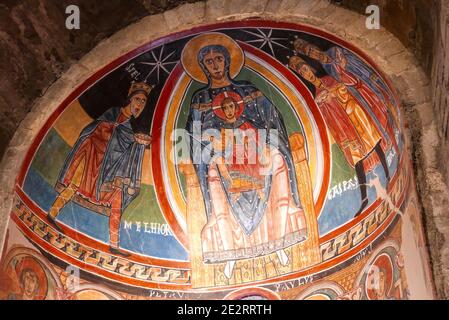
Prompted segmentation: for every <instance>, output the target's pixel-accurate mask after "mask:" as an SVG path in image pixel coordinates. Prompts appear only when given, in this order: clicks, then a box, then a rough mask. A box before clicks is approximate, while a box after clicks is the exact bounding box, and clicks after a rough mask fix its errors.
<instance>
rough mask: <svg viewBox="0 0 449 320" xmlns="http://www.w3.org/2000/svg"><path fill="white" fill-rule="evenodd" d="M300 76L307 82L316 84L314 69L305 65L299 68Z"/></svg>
mask: <svg viewBox="0 0 449 320" xmlns="http://www.w3.org/2000/svg"><path fill="white" fill-rule="evenodd" d="M299 74H300V75H301V76H302V77H303V78H304V79H306V80H307V81H310V82H314V81H315V80H316V76H315V74H314V73H313V71H312V69H310V67H309V66H308V65H306V64H303V65H302V66H301V67H300V68H299Z"/></svg>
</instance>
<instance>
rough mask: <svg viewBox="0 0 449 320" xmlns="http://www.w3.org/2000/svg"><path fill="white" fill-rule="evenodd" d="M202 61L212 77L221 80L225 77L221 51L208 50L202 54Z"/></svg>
mask: <svg viewBox="0 0 449 320" xmlns="http://www.w3.org/2000/svg"><path fill="white" fill-rule="evenodd" d="M203 63H204V65H205V66H206V69H207V71H209V73H210V75H211V77H212V79H215V80H222V79H223V78H224V77H225V57H224V55H223V54H222V53H219V52H216V51H210V52H209V53H208V54H206V55H205V56H204V59H203Z"/></svg>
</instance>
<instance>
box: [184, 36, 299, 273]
mask: <svg viewBox="0 0 449 320" xmlns="http://www.w3.org/2000/svg"><path fill="white" fill-rule="evenodd" d="M195 58H196V59H195ZM243 62H244V55H243V52H242V50H241V48H240V47H239V46H238V44H237V43H236V42H235V41H234V40H232V39H231V38H229V37H228V36H226V35H224V34H220V33H208V34H203V35H200V36H197V37H195V38H193V39H192V40H190V41H189V42H188V43H187V45H186V47H185V48H184V51H183V54H182V63H183V67H184V69H185V70H186V72H187V73H188V74H189V75H190V76H191V77H192V78H193V79H195V80H197V81H199V82H202V83H207V85H206V86H205V87H203V88H201V89H200V90H198V91H197V92H195V93H194V95H193V97H192V102H191V107H190V111H189V116H188V121H187V125H186V126H187V128H186V129H187V132H188V134H189V136H190V149H191V150H190V151H191V158H192V160H193V165H194V167H195V170H196V173H197V176H198V180H199V183H200V187H201V192H202V195H203V200H204V207H205V210H206V214H207V223H206V225H205V226H204V227H203V230H202V233H201V241H202V250H203V261H204V263H222V262H226V266H225V270H224V272H225V275H226V277H228V278H230V277H231V276H232V273H233V269H234V265H235V261H236V260H239V259H248V258H255V257H258V256H263V255H267V254H271V253H274V252H276V254H277V257H278V258H279V261H280V263H281V264H282V265H286V264H287V263H289V258H288V256H287V255H286V252H285V251H284V249H286V248H288V247H290V246H292V245H294V244H296V243H299V242H301V241H303V240H305V239H306V221H305V217H304V211H303V209H302V206H301V203H300V197H299V194H298V185H297V180H296V174H295V167H294V163H293V158H292V154H291V149H290V144H289V140H288V135H287V130H286V127H285V125H284V121H283V118H282V114H281V113H280V112H279V110H278V109H277V108H276V107H275V106H274V105H273V104H272V103H271V101H270V100H269V99H268V98H267V97H265V96H264V94H263V93H262V92H261V91H260V90H259V89H258V88H257V87H255V86H254V85H253V84H251V83H250V82H246V81H235V80H233V78H235V76H236V75H237V74H238V73H239V72H240V70H241V68H242V66H243ZM198 129H200V132H201V133H202V135H200V137H199V138H198V134H197V133H198ZM261 130H265V131H264V132H265V134H259V133H260V132H261ZM211 131H213V132H216V133H218V134H215V136H212V137H211V136H210V135H207V134H204V133H207V132H211ZM198 155H200V156H198ZM253 155H256V157H255V158H254V157H253Z"/></svg>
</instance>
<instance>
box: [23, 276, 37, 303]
mask: <svg viewBox="0 0 449 320" xmlns="http://www.w3.org/2000/svg"><path fill="white" fill-rule="evenodd" d="M37 286H38V283H37V276H36V274H35V273H34V272H31V271H26V272H25V275H24V276H23V293H24V295H25V296H27V297H33V296H34V293H35V292H36V289H37Z"/></svg>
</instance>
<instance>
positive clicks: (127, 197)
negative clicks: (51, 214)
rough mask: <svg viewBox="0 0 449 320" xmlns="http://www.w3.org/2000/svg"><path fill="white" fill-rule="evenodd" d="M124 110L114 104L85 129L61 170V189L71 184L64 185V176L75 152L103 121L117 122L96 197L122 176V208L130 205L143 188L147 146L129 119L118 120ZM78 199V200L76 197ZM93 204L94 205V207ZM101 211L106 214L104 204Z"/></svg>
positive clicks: (122, 209)
mask: <svg viewBox="0 0 449 320" xmlns="http://www.w3.org/2000/svg"><path fill="white" fill-rule="evenodd" d="M120 114H121V108H118V107H116V108H111V109H109V110H107V111H106V112H105V113H103V114H102V115H101V116H100V117H99V118H98V119H96V120H95V121H93V122H92V123H91V124H89V125H88V126H86V127H85V128H84V129H83V131H82V132H81V134H80V136H79V138H78V140H77V141H76V143H75V145H74V146H73V148H72V150H71V151H70V153H69V155H68V156H67V158H66V160H65V162H64V165H63V167H62V169H61V171H60V174H59V177H58V181H57V189H58V186H61V185H62V186H63V187H67V186H66V185H64V178H65V176H66V174H67V172H68V170H69V168H70V164H71V163H72V161H73V159H74V156H75V155H76V154H77V152H78V149H79V148H80V147H81V145H82V144H83V142H84V141H85V140H86V139H87V138H88V137H89V136H90V135H91V134H92V133H93V132H94V131H95V130H96V128H97V126H98V125H99V124H100V123H102V122H104V121H106V122H110V123H114V124H116V126H115V128H114V129H113V132H112V135H111V137H110V139H109V142H108V146H107V148H106V152H105V154H104V158H103V161H102V164H101V168H100V174H99V177H98V180H97V182H96V186H95V193H96V200H97V201H99V200H100V192H101V191H103V192H110V191H112V186H113V183H114V180H116V179H117V178H118V179H119V181H121V185H120V188H121V193H122V202H121V205H122V207H121V212H122V213H123V211H124V210H125V209H126V207H127V206H128V205H129V204H130V203H131V202H132V201H133V200H134V199H135V198H136V197H137V195H138V194H139V192H140V183H141V182H140V179H141V175H142V160H143V155H144V151H145V146H144V145H142V144H139V143H137V142H136V141H135V139H134V132H133V130H132V127H131V123H130V121H129V119H128V120H126V121H124V122H121V123H118V122H117V121H118V118H119V116H120ZM59 189H60V187H59ZM130 190H132V192H131V193H130V192H129V191H130ZM74 201H76V200H75V199H74ZM80 204H81V203H80ZM94 207H95V206H94ZM89 208H90V209H92V207H89ZM97 211H98V212H99V213H103V214H104V210H101V208H98V210H97Z"/></svg>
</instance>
